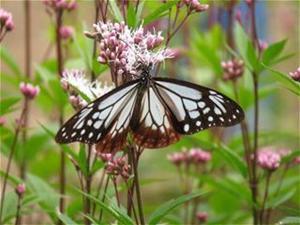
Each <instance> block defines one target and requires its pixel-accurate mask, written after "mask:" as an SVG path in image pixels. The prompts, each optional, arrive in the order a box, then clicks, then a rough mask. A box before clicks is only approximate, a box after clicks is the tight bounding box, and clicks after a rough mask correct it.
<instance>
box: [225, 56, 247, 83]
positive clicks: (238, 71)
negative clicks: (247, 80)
mask: <svg viewBox="0 0 300 225" xmlns="http://www.w3.org/2000/svg"><path fill="white" fill-rule="evenodd" d="M221 65H222V67H223V70H224V74H223V79H224V80H236V79H237V78H238V77H240V76H242V75H243V73H244V62H243V61H242V60H239V59H233V60H228V61H223V62H222V64H221Z"/></svg>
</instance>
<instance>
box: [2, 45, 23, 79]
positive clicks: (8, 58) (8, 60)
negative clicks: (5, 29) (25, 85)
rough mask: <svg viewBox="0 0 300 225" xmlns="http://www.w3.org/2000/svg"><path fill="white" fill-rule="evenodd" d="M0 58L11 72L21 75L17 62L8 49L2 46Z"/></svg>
mask: <svg viewBox="0 0 300 225" xmlns="http://www.w3.org/2000/svg"><path fill="white" fill-rule="evenodd" d="M0 58H1V61H2V62H4V63H5V64H6V65H7V66H8V67H9V68H10V70H11V72H12V73H13V74H14V75H15V76H18V77H21V76H22V72H21V69H20V67H19V66H18V64H17V62H16V61H15V59H14V58H13V56H12V55H11V54H10V53H9V52H8V50H7V49H6V48H4V47H2V46H0Z"/></svg>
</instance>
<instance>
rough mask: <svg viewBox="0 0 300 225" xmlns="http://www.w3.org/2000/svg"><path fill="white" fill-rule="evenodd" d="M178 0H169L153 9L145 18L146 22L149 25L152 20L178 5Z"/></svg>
mask: <svg viewBox="0 0 300 225" xmlns="http://www.w3.org/2000/svg"><path fill="white" fill-rule="evenodd" d="M177 2H178V0H175V1H167V2H166V3H164V4H162V5H161V6H160V7H158V8H156V9H155V10H154V11H152V12H151V13H150V14H149V15H148V16H146V17H145V19H144V24H145V25H147V24H149V23H151V22H152V21H154V20H156V19H158V18H160V17H162V16H163V15H164V14H165V12H166V11H168V10H169V9H171V8H172V7H173V6H174V5H176V4H177Z"/></svg>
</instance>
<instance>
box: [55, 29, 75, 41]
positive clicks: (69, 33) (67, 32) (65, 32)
mask: <svg viewBox="0 0 300 225" xmlns="http://www.w3.org/2000/svg"><path fill="white" fill-rule="evenodd" d="M59 35H60V37H61V38H62V39H64V40H68V39H70V38H72V37H73V35H74V28H73V27H71V26H63V27H61V28H60V30H59Z"/></svg>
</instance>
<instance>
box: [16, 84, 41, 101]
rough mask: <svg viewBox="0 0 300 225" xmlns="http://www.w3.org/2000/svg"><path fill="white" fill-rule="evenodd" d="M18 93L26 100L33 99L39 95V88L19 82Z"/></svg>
mask: <svg viewBox="0 0 300 225" xmlns="http://www.w3.org/2000/svg"><path fill="white" fill-rule="evenodd" d="M20 91H21V92H22V94H23V95H24V96H25V97H26V98H29V99H34V98H35V97H36V96H37V95H38V94H39V92H40V88H39V87H38V86H33V85H32V84H30V83H24V82H21V84H20Z"/></svg>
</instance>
